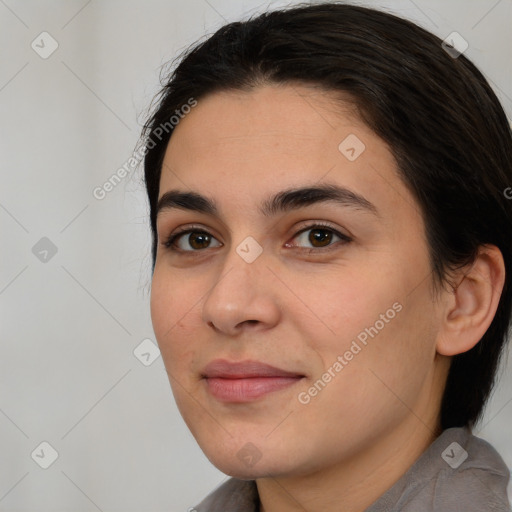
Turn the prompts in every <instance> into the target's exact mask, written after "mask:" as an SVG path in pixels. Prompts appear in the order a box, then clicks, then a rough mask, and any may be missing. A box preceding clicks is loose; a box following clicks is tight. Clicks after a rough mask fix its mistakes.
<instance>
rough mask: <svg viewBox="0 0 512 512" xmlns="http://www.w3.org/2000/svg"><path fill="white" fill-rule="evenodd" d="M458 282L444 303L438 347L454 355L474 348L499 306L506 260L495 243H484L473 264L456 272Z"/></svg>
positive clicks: (441, 350) (455, 279) (440, 351)
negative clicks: (504, 260)
mask: <svg viewBox="0 0 512 512" xmlns="http://www.w3.org/2000/svg"><path fill="white" fill-rule="evenodd" d="M454 281H455V282H456V283H458V284H457V285H456V287H455V289H453V290H452V292H451V294H450V297H449V298H448V299H447V300H446V302H445V303H444V310H443V312H442V319H441V325H440V328H439V331H438V339H437V344H436V349H437V352H438V353H439V354H442V355H445V356H453V355H456V354H461V353H463V352H467V351H468V350H470V349H472V348H473V347H474V346H475V345H476V344H477V343H478V342H479V341H480V340H481V339H482V336H483V335H484V334H485V332H486V331H487V329H488V328H489V326H490V325H491V322H492V320H493V318H494V315H495V314H496V310H497V309H498V304H499V301H500V297H501V293H502V291H503V285H504V283H505V264H504V262H503V256H502V254H501V251H500V250H499V249H498V248H497V247H496V246H494V245H482V246H480V248H479V251H478V255H477V257H476V260H475V261H474V263H473V264H472V265H470V266H469V268H468V267H466V268H464V269H461V270H460V271H458V272H457V273H456V274H455V276H454Z"/></svg>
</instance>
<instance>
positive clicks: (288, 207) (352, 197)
mask: <svg viewBox="0 0 512 512" xmlns="http://www.w3.org/2000/svg"><path fill="white" fill-rule="evenodd" d="M318 203H336V204H337V205H340V206H345V207H352V208H355V209H357V210H362V211H364V212H367V213H371V214H373V215H375V216H377V217H379V216H380V215H379V212H378V210H377V208H376V206H375V205H374V204H372V203H371V202H370V201H368V200H367V199H366V198H365V197H363V196H362V195H360V194H357V193H356V192H354V191H352V190H350V189H348V188H345V187H340V186H338V185H334V184H329V183H326V184H321V185H316V186H311V187H301V188H292V189H287V190H283V191H281V192H278V193H277V194H275V195H273V196H271V197H270V198H268V199H266V200H265V201H263V202H262V203H261V205H260V206H259V211H260V213H261V214H262V215H264V216H265V217H272V216H275V215H277V214H278V213H286V212H289V211H292V210H298V209H300V208H304V207H306V206H310V205H312V204H318ZM173 208H177V209H180V210H188V211H195V212H200V213H204V214H206V215H212V216H215V217H219V216H220V215H219V208H218V206H217V203H216V202H215V200H214V199H212V198H209V197H206V196H203V195H201V194H199V193H197V192H181V191H179V190H169V191H167V192H165V193H164V194H163V195H162V197H161V198H160V199H159V200H158V203H157V206H156V215H157V216H158V214H159V213H160V212H162V211H164V210H170V209H173Z"/></svg>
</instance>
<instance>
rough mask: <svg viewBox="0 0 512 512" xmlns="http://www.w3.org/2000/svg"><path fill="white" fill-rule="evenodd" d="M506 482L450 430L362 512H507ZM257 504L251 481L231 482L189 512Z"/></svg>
mask: <svg viewBox="0 0 512 512" xmlns="http://www.w3.org/2000/svg"><path fill="white" fill-rule="evenodd" d="M509 478H510V472H509V470H508V468H507V466H506V464H505V462H504V461H503V459H502V458H501V456H500V455H499V454H498V452H497V451H496V450H495V449H494V448H493V446H492V445H490V444H489V443H488V442H487V441H485V440H483V439H480V438H479V437H476V436H474V435H472V434H471V431H470V430H469V429H467V428H449V429H446V430H445V431H444V432H443V433H442V434H441V435H440V436H439V437H438V438H437V439H435V440H434V442H433V443H432V444H431V445H430V446H429V447H428V448H427V449H426V450H425V451H424V452H423V454H422V455H421V456H420V457H419V458H418V459H417V460H416V462H415V463H414V464H413V465H412V466H411V467H410V468H409V469H408V470H407V472H406V473H405V474H404V475H403V476H402V477H401V478H400V479H399V480H398V481H397V482H396V483H395V484H394V485H393V486H392V487H391V488H390V489H388V490H387V491H386V492H385V493H384V494H383V495H382V496H380V498H378V499H377V500H376V501H374V502H373V503H372V504H371V505H370V506H369V507H368V508H367V509H366V510H365V512H457V511H461V512H484V511H485V512H511V511H512V508H511V507H510V503H509V500H508V497H507V484H508V481H509ZM259 504H260V502H259V498H258V489H257V487H256V482H255V481H254V480H238V479H236V478H230V479H229V480H228V481H227V482H225V483H223V484H222V485H221V486H220V487H218V488H217V489H216V490H214V491H213V492H212V493H211V494H209V495H208V496H207V497H206V498H205V499H204V500H203V501H202V502H201V503H200V504H199V505H197V506H196V507H194V509H191V510H195V511H197V512H259ZM340 504H342V502H340Z"/></svg>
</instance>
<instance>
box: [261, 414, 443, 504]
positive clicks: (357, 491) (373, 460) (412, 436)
mask: <svg viewBox="0 0 512 512" xmlns="http://www.w3.org/2000/svg"><path fill="white" fill-rule="evenodd" d="M440 434H441V429H440V427H439V425H438V422H437V421H433V422H431V426H429V425H428V424H425V423H422V422H420V421H419V420H418V418H417V417H415V416H414V415H411V416H409V417H408V419H407V420H406V421H405V422H404V423H402V424H401V425H400V426H399V427H398V428H394V429H392V430H391V431H390V432H388V433H387V435H385V436H381V437H380V438H379V439H378V440H377V441H375V443H373V444H372V445H369V446H367V448H366V449H365V452H364V453H358V454H357V455H356V456H354V457H352V458H351V459H349V460H344V461H343V463H342V464H338V465H336V466H332V467H328V468H322V470H320V471H317V472H316V473H314V474H308V475H304V476H293V477H268V478H261V479H257V480H256V485H257V487H258V494H259V497H260V503H261V504H260V509H259V512H305V511H306V510H307V511H308V512H320V511H321V512H363V511H364V510H366V509H367V508H368V507H369V506H370V505H371V504H372V503H373V502H374V501H376V500H377V499H378V498H379V497H380V496H381V495H382V494H384V493H385V492H386V491H387V490H388V489H389V488H390V487H392V486H393V484H395V483H396V482H397V481H398V480H399V479H400V477H401V476H402V475H403V474H404V473H405V472H406V471H407V470H408V469H409V468H410V467H411V466H412V465H413V464H414V462H415V461H416V460H417V459H418V458H419V457H420V456H421V454H422V453H423V452H424V451H425V450H426V449H427V448H428V447H429V446H430V444H431V443H432V442H433V441H434V440H435V439H436V438H437V437H438V436H439V435H440Z"/></svg>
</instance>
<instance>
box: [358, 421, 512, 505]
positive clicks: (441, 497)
mask: <svg viewBox="0 0 512 512" xmlns="http://www.w3.org/2000/svg"><path fill="white" fill-rule="evenodd" d="M509 478H510V472H509V469H508V468H507V465H506V464H505V462H504V461H503V459H502V458H501V456H500V455H499V453H498V452H497V451H496V450H495V448H494V447H493V446H492V445H491V444H490V443H488V442H487V441H485V440H484V439H481V438H479V437H476V436H474V435H473V434H472V433H471V432H470V431H469V430H468V429H466V428H462V427H460V428H450V429H447V430H445V431H444V432H443V433H442V434H441V435H440V436H439V437H438V438H437V439H436V440H435V441H434V442H433V443H432V444H431V445H430V446H429V448H428V449H427V450H426V451H425V452H424V453H423V455H422V456H421V457H420V458H419V459H418V460H417V461H416V462H415V463H414V464H413V466H412V467H411V468H409V470H408V471H407V472H406V473H405V474H404V475H403V476H402V478H401V479H400V480H399V481H398V482H397V483H396V484H395V485H394V486H393V487H392V488H391V489H389V490H388V491H387V492H386V493H385V494H384V495H383V496H382V497H381V498H380V499H379V500H377V502H375V503H374V504H373V505H372V506H371V507H370V508H369V509H367V511H366V512H384V511H386V512H389V511H391V510H392V511H400V512H452V511H454V510H464V511H465V512H481V511H482V510H485V511H487V512H512V509H511V508H510V503H509V500H508V496H507V484H508V481H509Z"/></svg>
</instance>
